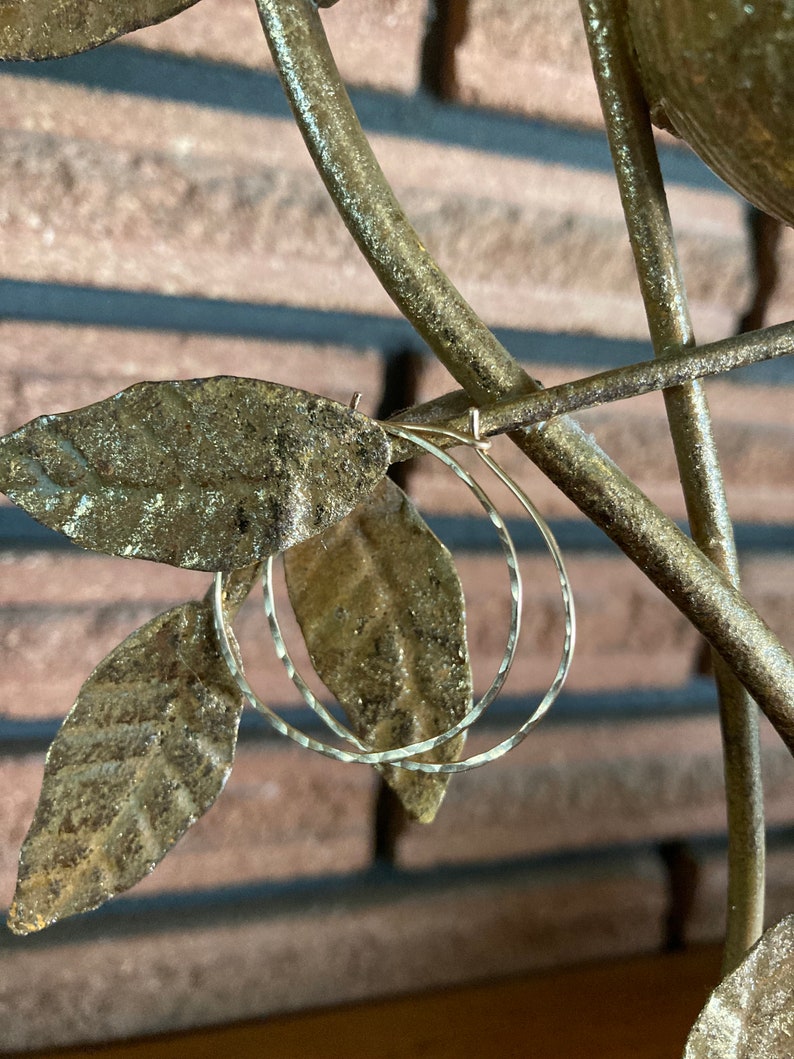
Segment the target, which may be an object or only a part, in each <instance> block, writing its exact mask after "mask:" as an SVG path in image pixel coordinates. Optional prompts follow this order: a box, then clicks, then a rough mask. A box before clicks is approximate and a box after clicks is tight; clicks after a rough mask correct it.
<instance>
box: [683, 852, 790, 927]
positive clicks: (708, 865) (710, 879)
mask: <svg viewBox="0 0 794 1059" xmlns="http://www.w3.org/2000/svg"><path fill="white" fill-rule="evenodd" d="M694 855H695V857H696V863H697V883H696V890H695V900H694V904H693V907H692V911H691V913H690V917H689V920H688V923H687V930H686V940H687V942H688V943H691V944H694V945H697V944H702V943H703V942H707V941H720V940H722V938H723V937H724V935H725V916H726V902H727V897H726V894H727V887H728V864H727V858H726V854H725V853H724V852H722V853H716V852H708V851H706V850H703V851H700V850H698V849H697V848H695V850H694ZM766 873H767V885H766V902H765V908H764V921H765V924H766V926H768V927H771V926H773V925H774V924H775V923H778V922H779V921H780V920H781V919H783V917H784V916H787V915H790V914H791V907H792V903H793V902H794V850H793V849H792V848H791V847H790V846H777V845H776V844H775V845H772V846H771V848H770V849H769V851H768V852H767V860H766Z"/></svg>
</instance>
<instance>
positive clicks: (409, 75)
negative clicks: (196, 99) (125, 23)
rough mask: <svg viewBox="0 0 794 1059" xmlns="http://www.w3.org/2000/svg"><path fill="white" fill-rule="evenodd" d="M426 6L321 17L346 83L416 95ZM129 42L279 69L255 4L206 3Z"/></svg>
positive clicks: (401, 3) (346, 10) (404, 2)
mask: <svg viewBox="0 0 794 1059" xmlns="http://www.w3.org/2000/svg"><path fill="white" fill-rule="evenodd" d="M426 17H427V8H426V3H425V0H381V2H380V3H379V4H377V5H376V6H373V5H372V4H368V3H367V2H366V0H345V3H344V4H343V5H342V6H341V7H337V8H336V9H335V10H334V11H324V12H323V14H322V18H323V24H324V26H325V31H326V33H327V35H328V39H329V42H330V44H331V50H332V51H333V53H334V58H335V59H336V64H337V66H338V67H339V70H340V73H341V74H342V77H343V78H344V79H345V80H346V81H350V82H352V83H353V84H364V85H371V86H372V87H374V88H380V89H389V90H392V91H396V92H413V91H414V90H415V89H416V87H417V85H418V80H419V52H420V49H421V45H422V38H423V35H424V28H425V20H426ZM122 42H123V43H128V44H132V45H134V46H136V47H138V48H152V49H156V50H158V51H170V52H177V53H179V54H182V55H194V56H199V57H201V58H203V59H210V60H214V61H216V62H217V61H219V62H228V63H235V64H238V65H240V66H252V67H255V68H261V67H267V68H272V65H273V64H272V61H271V59H270V52H269V51H268V48H267V44H266V42H265V38H264V35H263V33H262V27H261V25H260V23H259V17H258V15H257V12H256V7H255V6H254V4H251V3H246V2H245V0H202V3H201V4H197V5H196V6H195V7H191V8H188V10H187V11H183V12H181V14H179V15H177V16H176V17H175V18H171V19H169V20H168V21H167V22H163V23H161V24H160V25H159V26H149V27H148V28H147V29H143V30H139V31H138V32H137V33H130V34H129V35H128V36H127V37H124V38H122Z"/></svg>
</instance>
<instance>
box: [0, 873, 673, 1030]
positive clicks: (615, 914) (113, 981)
mask: <svg viewBox="0 0 794 1059" xmlns="http://www.w3.org/2000/svg"><path fill="white" fill-rule="evenodd" d="M664 904H665V894H664V882H663V879H662V877H661V873H660V870H659V865H658V862H657V861H656V859H655V858H646V857H639V856H638V857H634V858H625V859H616V860H614V861H612V862H610V863H608V864H597V865H594V866H593V867H586V866H584V865H582V866H581V867H580V868H579V870H577V871H576V872H575V873H567V874H563V873H561V872H560V871H559V870H553V869H542V870H534V871H533V870H531V869H528V870H527V871H525V872H524V873H513V874H511V875H510V876H509V877H508V878H506V879H505V880H504V881H501V882H500V881H498V880H495V881H489V880H484V879H478V880H475V881H473V882H464V883H455V882H449V883H447V884H446V885H444V884H443V883H441V882H439V884H438V885H436V886H434V887H432V888H428V887H426V886H418V887H416V889H411V888H410V887H403V888H399V889H394V888H386V889H383V888H378V889H373V888H369V889H368V890H367V891H366V892H364V893H363V894H362V893H361V892H360V890H359V891H358V892H357V890H356V888H351V892H350V894H349V895H346V894H343V895H341V896H340V897H338V898H329V899H325V900H322V899H318V898H316V897H315V898H312V899H310V900H309V901H307V902H304V903H303V905H302V906H300V905H299V906H298V907H296V906H295V903H294V902H293V904H292V906H291V907H290V908H289V909H284V908H282V907H281V905H279V904H276V905H275V906H274V905H273V903H272V902H269V901H268V902H267V904H263V905H262V907H261V908H257V909H256V910H254V911H253V912H252V913H249V914H248V915H247V916H246V917H245V918H242V917H238V919H237V921H236V922H235V921H234V919H232V921H231V922H230V923H228V924H227V925H224V924H222V923H221V924H218V925H212V924H211V923H205V924H202V925H201V926H199V925H198V924H195V925H193V927H192V929H186V928H182V927H173V928H172V929H170V930H168V931H166V932H164V933H162V934H157V935H152V936H146V935H145V934H142V935H141V934H133V935H132V936H128V937H118V938H114V937H108V938H107V939H106V940H104V941H101V942H98V943H96V942H95V943H86V944H79V943H73V944H68V945H65V946H64V945H61V946H60V947H59V948H58V949H57V954H58V955H57V959H56V958H54V953H55V951H56V950H53V949H49V948H38V947H37V948H33V947H30V948H29V949H28V950H27V951H26V950H25V947H24V943H22V944H14V945H13V948H11V947H9V949H8V950H7V951H6V952H4V953H2V955H0V960H1V961H2V964H3V972H4V973H3V976H2V979H1V981H2V986H0V1005H2V1011H3V1015H2V1016H0V1018H1V1019H2V1029H3V1040H4V1043H5V1044H6V1045H7V1046H8V1047H11V1048H17V1049H20V1048H36V1047H45V1046H53V1045H55V1044H67V1043H76V1042H90V1041H96V1040H108V1039H113V1038H117V1037H126V1036H133V1035H138V1034H146V1033H157V1032H161V1031H163V1030H169V1031H173V1030H178V1029H183V1028H187V1027H191V1026H198V1025H207V1024H212V1023H219V1022H227V1021H232V1020H237V1019H242V1018H251V1017H263V1016H266V1015H268V1014H271V1013H276V1012H282V1011H294V1010H299V1009H301V1008H304V1007H317V1006H325V1005H330V1004H335V1003H340V1002H343V1001H352V1000H358V999H363V998H367V997H376V996H383V995H388V994H391V993H397V992H402V991H408V990H410V991H411V992H417V991H420V990H424V989H428V988H432V987H438V986H442V985H447V984H454V983H460V982H465V981H471V980H479V981H482V980H483V979H485V978H488V977H496V976H499V975H508V974H513V973H516V972H519V971H525V970H530V969H540V968H545V967H551V966H559V965H561V964H566V963H572V962H576V961H581V960H587V959H598V958H606V957H610V956H617V955H627V954H629V953H637V952H643V951H651V950H654V949H656V948H657V947H658V945H659V944H660V942H661V922H662V919H663V910H664Z"/></svg>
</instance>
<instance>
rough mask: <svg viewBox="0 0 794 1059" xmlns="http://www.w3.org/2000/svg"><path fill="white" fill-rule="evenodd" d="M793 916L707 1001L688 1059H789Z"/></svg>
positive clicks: (793, 1018) (793, 1015)
mask: <svg viewBox="0 0 794 1059" xmlns="http://www.w3.org/2000/svg"><path fill="white" fill-rule="evenodd" d="M792 1042H794V916H787V917H786V918H785V919H783V920H781V921H780V923H778V924H777V926H774V927H772V928H771V929H770V930H768V931H767V932H766V933H765V934H764V935H763V936H762V938H761V940H760V941H759V942H758V944H757V945H756V946H755V948H753V949H752V950H751V952H750V953H749V954H748V955H747V956H746V957H745V959H744V960H743V962H742V963H741V964H740V965H739V967H738V968H737V969H736V970H735V971H734V972H733V973H732V974H730V975H728V977H727V978H725V979H724V980H723V981H722V982H721V983H720V984H719V985H718V986H717V988H716V989H715V990H714V992H713V993H712V994H711V996H710V997H709V1000H708V1002H707V1004H706V1006H705V1007H704V1008H703V1011H702V1012H701V1013H700V1015H699V1016H698V1019H697V1022H696V1023H695V1025H694V1026H693V1027H692V1031H691V1033H690V1034H689V1038H688V1039H687V1043H686V1049H685V1051H684V1059H791V1056H792V1054H794V1053H793V1052H792V1047H793V1044H792Z"/></svg>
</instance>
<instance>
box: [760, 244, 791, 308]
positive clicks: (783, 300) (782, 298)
mask: <svg viewBox="0 0 794 1059" xmlns="http://www.w3.org/2000/svg"><path fill="white" fill-rule="evenodd" d="M776 256H777V262H778V269H779V275H778V281H777V286H776V288H775V290H774V292H773V294H772V298H771V300H770V303H769V311H768V314H767V321H766V322H767V323H768V324H783V323H788V321H789V320H792V319H794V229H792V228H789V227H787V226H784V227H783V231H782V234H781V237H780V247H779V249H778V252H777V255H776Z"/></svg>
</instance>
